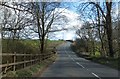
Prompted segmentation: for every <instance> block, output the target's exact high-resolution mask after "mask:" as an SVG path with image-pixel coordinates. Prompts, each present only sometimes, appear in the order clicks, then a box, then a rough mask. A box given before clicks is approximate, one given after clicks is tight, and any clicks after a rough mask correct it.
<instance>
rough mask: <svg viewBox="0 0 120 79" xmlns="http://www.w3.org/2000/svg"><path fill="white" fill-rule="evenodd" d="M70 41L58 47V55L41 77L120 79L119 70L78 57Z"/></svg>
mask: <svg viewBox="0 0 120 79" xmlns="http://www.w3.org/2000/svg"><path fill="white" fill-rule="evenodd" d="M70 44H71V43H70V42H66V43H64V44H62V45H60V46H59V47H58V48H57V53H58V57H57V59H56V61H55V62H54V63H53V64H52V65H50V66H49V67H48V68H47V69H46V70H45V71H44V72H43V74H42V75H41V76H40V77H76V78H80V79H82V78H88V79H106V78H107V79H120V77H119V73H120V72H119V73H118V71H117V70H115V69H112V68H110V67H107V66H104V65H100V64H97V63H94V62H91V61H89V60H86V59H84V58H80V57H77V56H76V54H75V53H74V52H72V50H71V49H70ZM118 77H119V78H118Z"/></svg>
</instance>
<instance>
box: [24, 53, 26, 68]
mask: <svg viewBox="0 0 120 79" xmlns="http://www.w3.org/2000/svg"><path fill="white" fill-rule="evenodd" d="M25 60H26V55H24V61H25ZM25 67H26V63H24V68H25Z"/></svg>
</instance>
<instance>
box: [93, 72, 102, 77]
mask: <svg viewBox="0 0 120 79" xmlns="http://www.w3.org/2000/svg"><path fill="white" fill-rule="evenodd" d="M92 74H93V75H94V76H95V77H97V78H98V79H101V78H100V77H99V76H98V75H96V74H95V73H93V72H92Z"/></svg>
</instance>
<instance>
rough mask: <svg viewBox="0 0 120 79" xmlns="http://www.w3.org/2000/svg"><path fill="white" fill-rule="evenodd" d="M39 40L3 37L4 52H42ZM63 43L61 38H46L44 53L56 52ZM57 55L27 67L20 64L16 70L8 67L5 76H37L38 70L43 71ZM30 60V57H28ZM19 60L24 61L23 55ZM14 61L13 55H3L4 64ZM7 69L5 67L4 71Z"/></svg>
mask: <svg viewBox="0 0 120 79" xmlns="http://www.w3.org/2000/svg"><path fill="white" fill-rule="evenodd" d="M38 42H39V41H38V40H32V39H20V40H12V39H3V40H2V52H3V53H8V54H10V53H11V54H12V53H14V52H16V54H33V55H34V54H41V52H40V49H39V43H38ZM61 43H63V41H60V40H58V41H57V40H46V44H45V45H46V47H45V52H44V54H49V53H51V52H56V46H58V45H59V44H61ZM56 57H57V55H56V54H53V55H52V57H50V58H48V59H45V60H42V61H41V62H39V63H36V64H33V65H29V64H28V65H27V66H26V67H25V68H23V67H22V65H18V66H17V69H16V71H13V69H12V68H10V69H8V70H7V72H6V73H3V76H4V77H5V76H6V77H32V76H35V75H36V74H37V73H38V72H42V71H43V69H45V68H46V67H47V66H48V65H49V64H51V63H52V62H54V61H55V58H56ZM26 60H29V57H28V58H26ZM17 61H24V60H23V57H22V56H20V57H17V59H16V62H17ZM7 62H8V63H12V62H13V57H12V56H2V64H6V63H7ZM4 71H5V69H4V68H3V70H2V72H4ZM39 75H40V74H39Z"/></svg>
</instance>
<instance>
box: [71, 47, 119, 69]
mask: <svg viewBox="0 0 120 79" xmlns="http://www.w3.org/2000/svg"><path fill="white" fill-rule="evenodd" d="M71 49H72V50H73V51H74V52H75V53H76V55H77V56H79V57H82V58H85V59H87V60H91V61H92V62H96V63H99V64H102V65H106V66H108V67H111V68H114V69H117V70H120V63H119V61H120V58H111V57H101V56H100V55H98V54H95V55H94V56H92V55H89V54H87V53H85V52H84V53H82V52H77V51H76V50H77V49H76V48H75V47H74V46H72V45H71Z"/></svg>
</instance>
